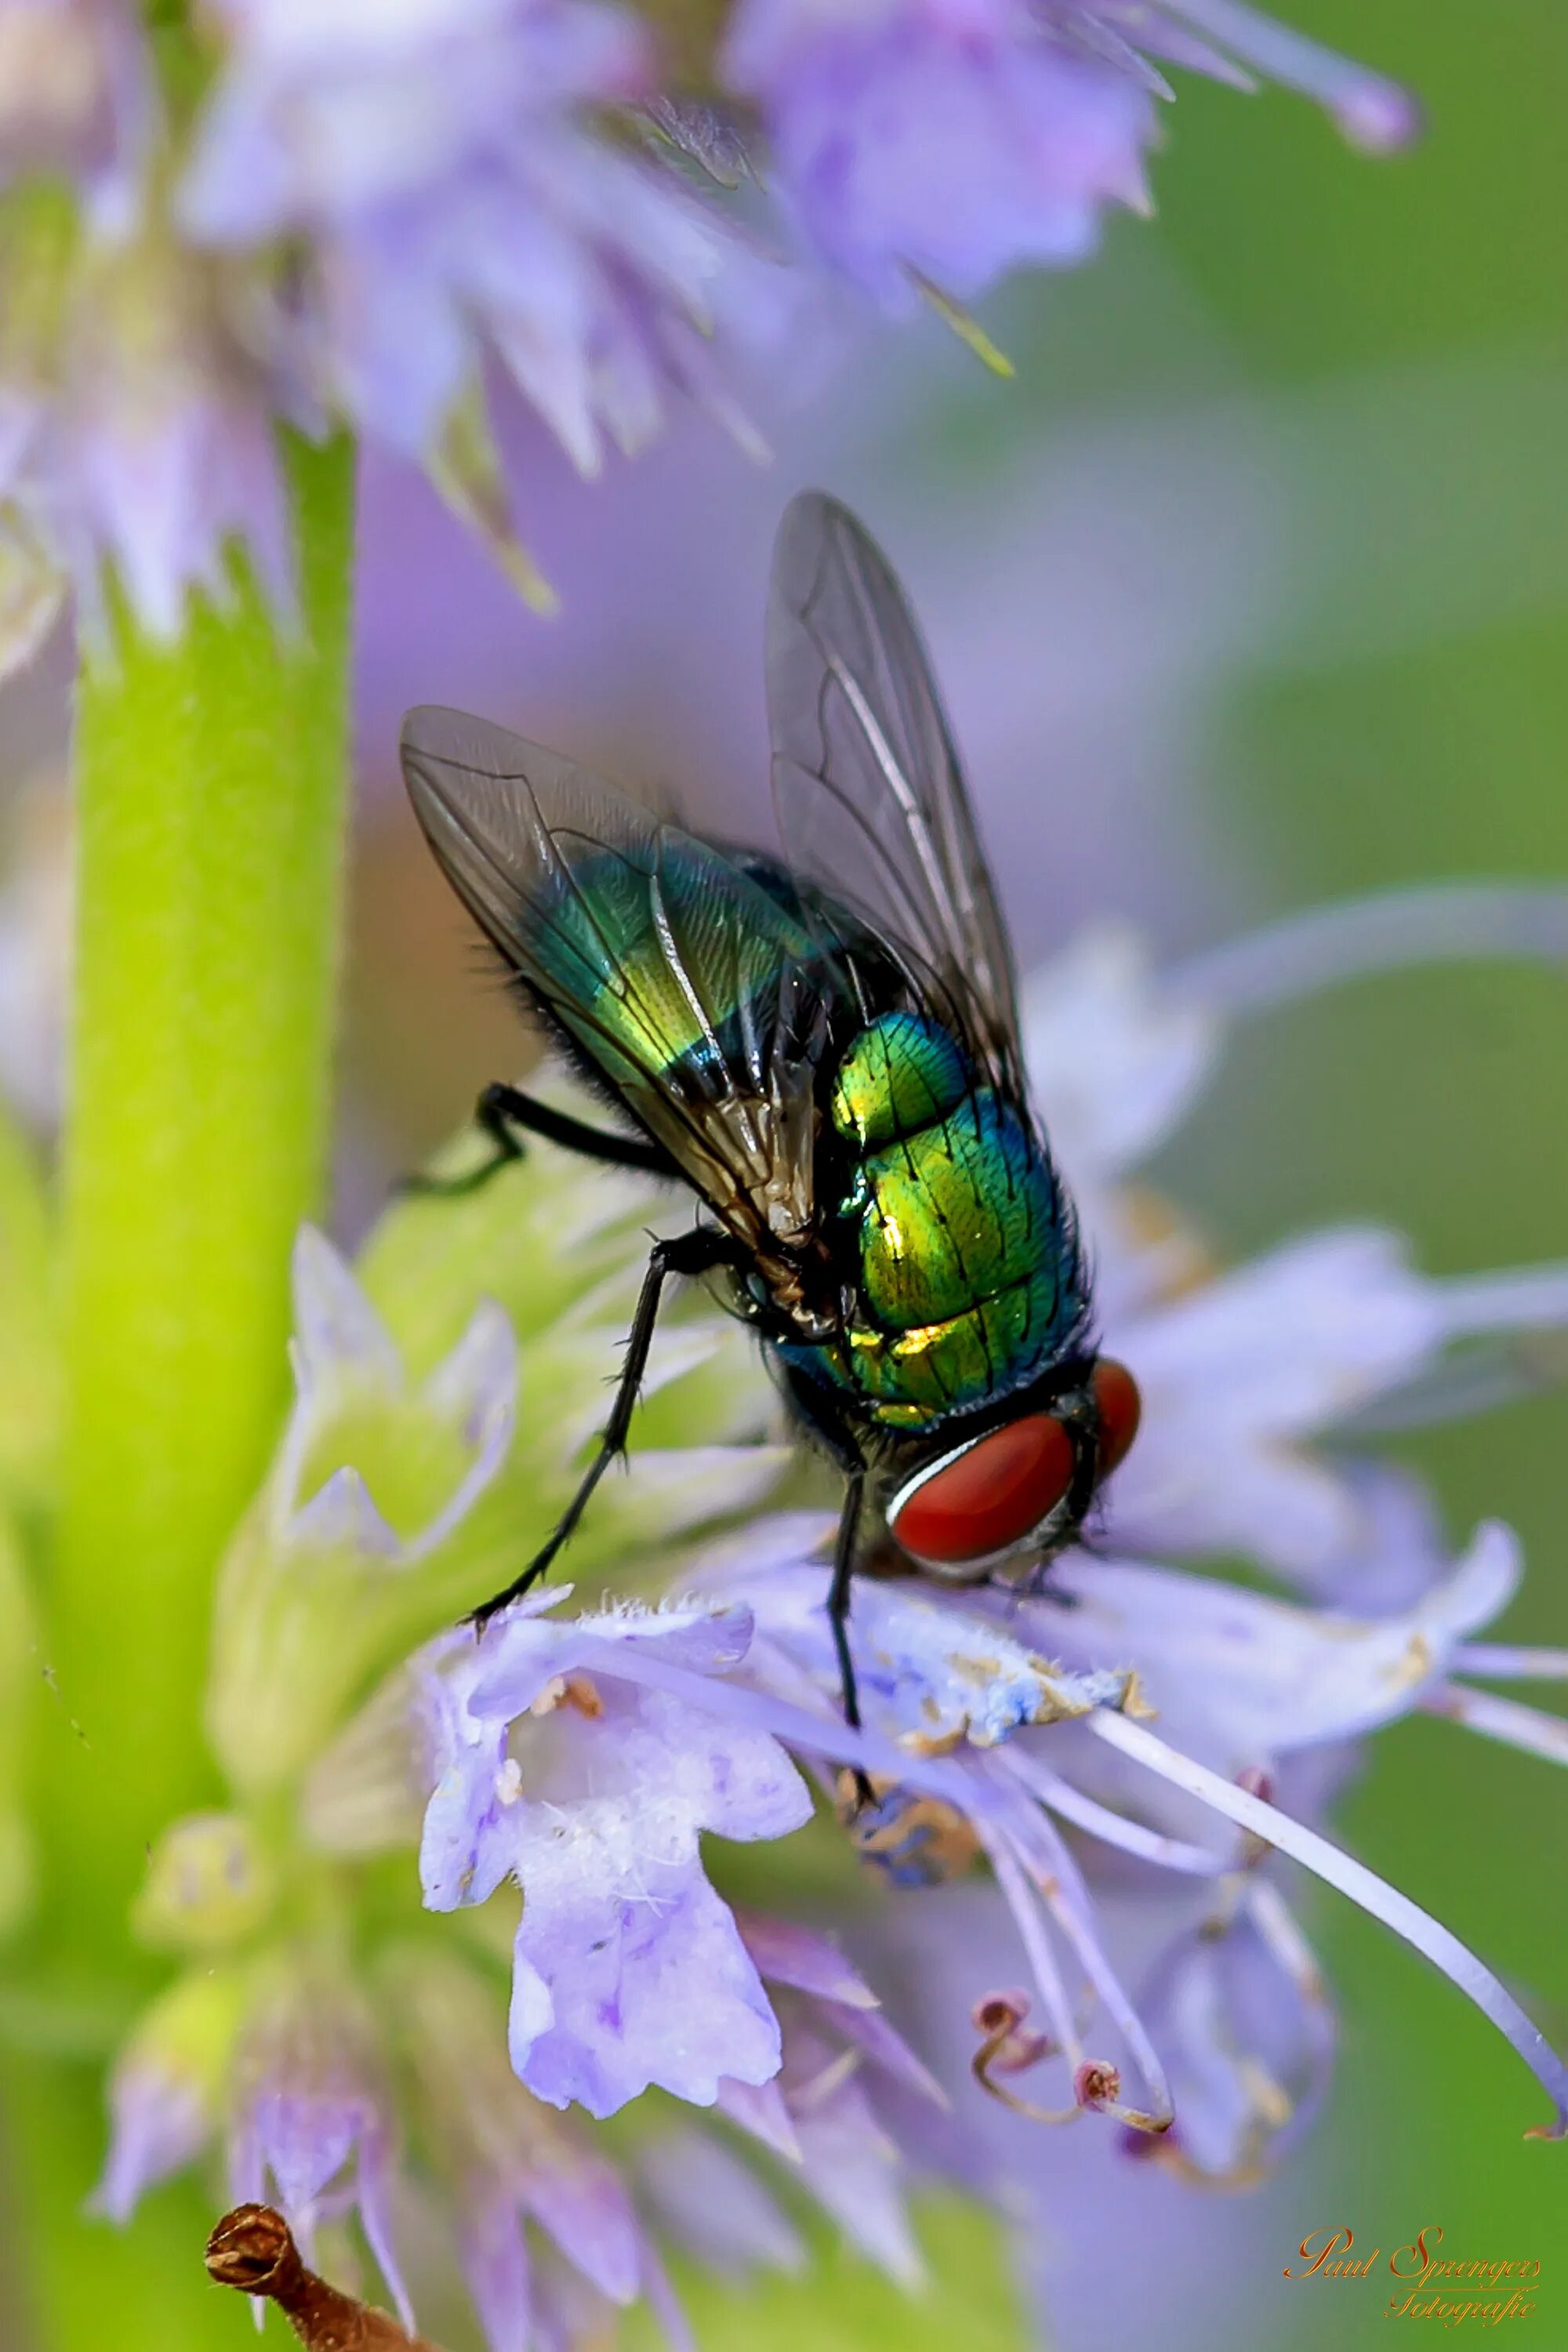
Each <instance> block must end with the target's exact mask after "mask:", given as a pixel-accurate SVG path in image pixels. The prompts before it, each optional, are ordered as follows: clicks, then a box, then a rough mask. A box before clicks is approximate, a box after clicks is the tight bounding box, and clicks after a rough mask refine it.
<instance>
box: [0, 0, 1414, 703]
mask: <svg viewBox="0 0 1568 2352" xmlns="http://www.w3.org/2000/svg"><path fill="white" fill-rule="evenodd" d="M667 30H668V33H669V34H670V36H671V40H670V42H669V44H668V45H666V46H661V40H660V36H661V34H662V33H664V32H665V31H667ZM189 38H190V39H192V40H193V41H195V44H196V45H197V47H198V49H199V51H200V58H199V65H200V69H201V76H202V87H203V88H204V90H205V95H204V98H203V100H202V103H201V104H200V105H198V106H197V107H196V108H195V110H194V113H193V110H191V108H190V106H189V103H188V90H187V89H185V88H184V85H182V89H181V90H180V92H179V99H180V102H179V103H178V104H177V105H174V104H172V105H171V106H170V107H168V108H166V109H161V108H160V106H159V105H158V103H157V100H156V96H155V84H156V76H155V72H154V68H153V53H152V51H151V50H150V49H149V47H148V46H147V43H146V37H145V35H144V34H143V32H142V29H141V27H140V26H139V24H138V22H137V19H136V16H135V15H134V12H132V11H131V10H129V9H128V8H124V7H121V6H118V5H113V0H52V5H51V0H0V182H4V181H5V180H6V179H11V180H15V181H16V182H17V183H18V192H19V193H21V194H25V195H27V196H29V197H31V196H32V195H34V194H38V193H40V192H39V191H38V190H37V189H35V188H34V187H33V186H32V185H31V184H30V183H29V181H28V175H29V174H33V175H37V173H40V172H50V171H52V172H56V173H63V174H64V175H65V179H66V181H67V183H68V185H69V186H70V187H72V188H73V189H74V190H75V192H76V194H77V196H78V198H79V204H78V205H77V206H76V207H73V206H72V205H70V204H69V203H68V202H63V203H60V202H55V201H53V200H52V199H53V197H54V195H55V194H56V193H57V192H56V191H53V190H46V191H43V192H42V193H43V194H44V195H45V196H46V198H47V199H48V200H46V201H43V202H41V203H28V204H26V205H23V207H22V209H21V211H20V212H19V213H16V214H15V215H14V216H8V217H7V219H6V220H5V224H4V253H3V255H0V260H3V263H4V268H3V275H0V624H3V625H4V636H3V639H0V662H4V663H5V664H9V665H14V664H15V663H16V661H18V660H20V659H22V658H24V657H25V656H26V654H28V653H29V652H31V651H32V650H33V649H34V647H35V646H36V645H37V642H38V640H39V637H40V635H41V634H42V630H43V627H44V626H45V625H46V624H47V618H48V615H49V610H50V605H49V600H48V596H47V581H48V580H49V579H51V578H54V577H58V576H59V575H64V576H65V577H67V578H68V580H69V581H70V583H72V585H73V586H74V588H75V590H76V592H77V594H78V596H79V599H80V601H81V603H82V605H83V608H84V610H85V612H86V614H87V616H88V619H89V624H92V625H96V624H97V622H98V620H99V618H100V604H101V591H100V573H101V572H102V568H103V566H104V564H105V563H106V562H108V563H110V564H111V565H112V566H113V567H114V569H115V570H116V571H117V572H118V573H119V575H120V577H121V581H122V583H123V584H124V586H125V589H126V591H127V593H128V594H129V597H130V599H131V602H132V606H133V608H134V609H135V611H136V612H137V614H139V615H140V617H141V618H142V621H143V622H144V624H145V625H147V627H148V628H149V629H150V630H151V631H152V632H153V634H154V635H159V636H163V637H171V636H173V635H175V634H176V633H177V631H178V629H179V626H180V625H181V621H182V617H183V614H184V599H185V596H186V594H187V593H188V592H189V591H190V590H191V589H192V588H193V587H202V588H205V589H207V590H208V591H210V592H212V593H215V594H216V595H219V596H220V597H221V596H222V595H223V593H225V591H226V587H227V586H228V584H229V582H228V573H227V568H226V565H227V559H226V555H225V547H226V541H228V539H229V538H230V537H233V538H235V539H237V541H240V542H242V543H244V544H245V545H247V546H248V547H249V548H251V549H252V551H254V552H255V553H256V554H257V556H258V560H259V562H260V567H261V571H262V574H263V577H264V579H265V581H266V583H267V584H268V588H269V590H270V592H271V593H272V594H273V596H274V598H275V599H276V601H277V602H278V603H279V605H280V607H281V608H282V609H284V610H287V609H288V581H287V573H286V569H285V566H284V563H283V560H282V552H281V526H280V520H279V508H280V493H279V482H278V479H277V476H276V459H275V454H274V452H273V449H272V447H271V445H270V436H269V429H268V428H269V426H270V425H271V424H272V423H273V422H274V421H275V420H278V419H282V420H284V421H286V422H288V423H289V424H291V425H295V426H298V427H300V428H302V429H304V430H305V431H306V432H308V433H310V434H312V435H318V436H319V435H320V434H321V433H322V432H324V431H325V430H326V429H327V428H328V427H329V426H330V425H332V424H346V425H350V426H351V427H353V428H354V429H356V430H358V431H359V432H361V433H362V434H363V436H365V437H366V438H367V439H368V440H369V441H371V442H374V443H379V444H381V445H383V446H386V447H389V448H391V449H394V450H395V451H397V452H399V453H401V454H402V455H404V456H405V457H412V458H413V459H415V460H416V461H417V462H419V463H420V464H422V465H423V466H425V467H426V468H427V470H428V471H429V472H430V474H431V476H432V478H433V479H435V481H436V482H437V485H438V486H439V488H441V490H442V492H443V495H445V496H446V497H447V499H448V500H449V501H450V502H451V504H452V505H453V506H454V507H455V508H456V509H457V510H458V512H459V513H460V514H461V515H462V516H463V517H464V519H465V520H467V521H468V523H469V524H470V525H471V526H473V527H474V528H475V529H476V530H478V531H479V535H480V537H481V538H482V539H483V540H484V541H486V542H487V544H488V545H489V549H490V551H491V553H492V555H494V556H495V557H496V558H497V559H498V560H499V562H500V564H501V566H502V568H503V570H504V571H506V572H508V574H509V575H510V578H511V580H512V582H513V584H514V585H515V586H517V587H519V588H520V589H521V590H522V592H523V593H525V594H526V595H528V596H529V597H531V599H532V600H533V601H535V602H537V603H541V604H546V603H548V602H549V598H550V592H549V591H548V589H547V588H546V586H545V584H544V583H543V582H542V579H541V578H540V576H539V574H538V572H536V571H535V569H534V567H533V565H532V563H531V560H530V558H529V557H528V555H527V554H526V553H525V552H524V551H523V549H522V547H521V543H520V541H519V540H518V538H517V535H516V532H515V530H514V528H513V524H512V519H511V499H510V488H509V484H508V482H507V479H506V476H505V473H504V470H503V467H502V464H501V459H500V454H499V452H498V448H497V446H496V438H495V433H494V428H493V425H492V422H491V418H490V415H489V401H490V398H491V397H492V396H493V394H495V392H496V391H497V389H498V388H499V387H500V386H501V385H505V386H508V387H510V392H511V393H512V394H518V395H521V398H522V399H523V400H524V401H526V402H527V403H528V404H530V405H531V407H533V408H534V409H535V410H536V411H537V413H538V414H539V415H541V416H542V418H543V420H544V421H545V423H546V424H547V425H548V427H549V429H550V431H551V433H552V435H554V436H555V437H556V438H557V439H558V440H559V442H560V443H561V445H562V446H563V448H564V449H565V451H566V452H567V453H568V455H569V456H570V457H571V459H572V462H573V463H574V465H575V466H576V467H578V468H580V469H581V470H582V471H583V472H584V473H586V474H594V473H596V472H597V471H598V470H599V469H600V467H602V465H603V462H604V457H605V446H606V444H608V445H612V446H616V447H617V448H619V449H622V450H625V451H628V452H629V451H634V450H637V449H640V448H641V447H643V446H645V445H646V444H647V442H648V441H649V440H650V439H651V438H652V437H653V436H654V435H655V434H656V433H657V432H658V430H659V429H660V428H661V427H662V425H664V424H665V422H666V420H667V417H668V414H669V413H670V410H671V408H672V405H673V404H676V403H677V402H684V403H693V404H696V405H697V406H698V407H699V408H700V409H703V410H705V411H706V412H708V414H709V415H711V416H714V417H716V418H718V419H719V420H720V421H721V422H722V423H723V424H724V425H726V426H728V427H729V428H730V429H731V431H732V432H733V433H734V434H735V435H736V436H737V437H738V438H739V439H740V440H741V442H742V446H745V447H747V448H749V449H755V448H756V447H757V446H758V442H757V436H756V434H755V432H754V430H753V428H752V425H751V424H750V422H749V418H748V414H747V406H746V400H745V387H744V385H743V384H739V383H737V382H736V380H735V379H736V374H737V371H739V372H740V373H741V374H742V375H743V374H744V373H747V372H748V369H749V368H750V371H751V372H752V373H754V374H760V373H762V371H761V369H760V368H757V367H755V366H753V365H752V362H757V361H760V360H763V359H765V363H766V373H767V375H768V376H769V378H770V379H773V380H775V381H776V380H777V379H779V378H780V377H788V376H791V375H798V374H799V373H801V371H802V369H803V367H805V368H806V369H807V370H813V369H817V368H819V367H820V365H821V361H822V356H823V354H824V352H826V349H827V348H828V347H829V346H830V345H831V344H832V343H833V342H834V341H836V340H837V325H836V323H832V322H833V321H834V305H833V303H832V301H831V300H830V299H829V298H828V294H827V281H828V280H829V279H831V278H834V277H837V278H847V279H849V280H852V281H853V282H854V283H855V284H856V285H857V286H858V288H859V289H860V290H861V292H862V293H865V294H869V295H870V296H871V297H872V298H873V299H874V301H875V302H876V303H878V304H879V305H880V306H881V307H883V308H888V307H891V308H894V309H897V308H899V307H900V306H901V305H907V303H908V301H909V300H910V299H912V291H913V289H922V290H924V291H925V292H926V293H927V294H928V295H929V296H930V297H931V299H933V300H934V301H935V302H936V303H937V304H938V306H939V308H942V310H944V311H945V312H946V313H947V315H949V316H950V317H956V314H955V313H954V312H953V310H952V303H953V301H954V300H955V299H956V300H962V299H968V298H970V297H972V296H973V295H975V294H978V293H980V292H981V291H983V290H984V289H985V288H986V287H987V286H988V285H990V284H991V283H992V282H994V280H995V279H996V278H998V277H999V276H1001V275H1002V274H1003V273H1004V272H1005V271H1006V270H1008V269H1010V268H1015V267H1016V266H1019V265H1022V264H1027V263H1041V262H1046V263H1064V262H1068V261H1073V260H1077V259H1079V258H1081V257H1083V256H1084V255H1085V254H1087V253H1088V252H1089V250H1090V249H1091V247H1092V246H1093V244H1094V242H1095V239H1096V236H1097V233H1098V226H1099V216H1100V212H1101V210H1102V208H1103V207H1104V206H1105V205H1107V204H1110V203H1118V202H1119V203H1122V204H1132V205H1140V206H1142V205H1145V204H1146V195H1145V190H1144V177H1143V158H1144V155H1145V152H1146V151H1147V150H1148V148H1149V147H1150V145H1151V144H1152V139H1153V124H1154V101H1155V100H1156V99H1157V98H1160V97H1164V96H1168V95H1169V94H1170V93H1169V91H1168V89H1167V88H1166V85H1165V84H1164V82H1163V79H1162V78H1161V76H1160V74H1159V73H1158V72H1157V71H1156V70H1155V69H1154V68H1153V67H1152V65H1151V64H1150V63H1149V62H1148V57H1149V56H1159V57H1161V58H1165V59H1167V60H1169V61H1172V62H1173V63H1175V64H1178V65H1181V66H1184V67H1189V68H1194V69H1196V70H1198V71H1200V72H1204V73H1206V74H1210V75H1217V76H1219V77H1221V78H1222V79H1230V80H1237V81H1240V82H1242V83H1243V84H1244V85H1245V83H1246V82H1247V73H1246V72H1245V70H1244V66H1245V64H1247V63H1250V64H1252V65H1255V66H1256V67H1257V68H1258V70H1259V71H1260V72H1261V73H1263V74H1265V75H1267V76H1268V77H1270V78H1273V79H1279V80H1282V81H1285V82H1289V83H1290V84H1292V85H1294V86H1296V87H1298V88H1301V89H1307V90H1309V91H1310V92H1311V93H1312V94H1313V95H1314V96H1316V97H1318V98H1320V99H1321V100H1322V101H1323V102H1324V103H1325V104H1326V105H1327V106H1328V107H1329V108H1330V109H1331V110H1332V111H1333V112H1334V113H1335V114H1336V116H1337V117H1338V118H1339V120H1340V121H1342V123H1344V124H1345V126H1346V127H1347V128H1348V129H1350V130H1351V131H1352V133H1353V134H1354V135H1356V136H1357V137H1358V138H1359V139H1360V141H1361V142H1362V143H1363V145H1365V146H1368V147H1371V148H1388V147H1392V146H1394V145H1397V144H1398V143H1400V141H1401V139H1402V138H1403V137H1405V135H1407V134H1408V132H1409V131H1410V130H1411V128H1412V127H1413V117H1412V113H1411V110H1410V107H1409V104H1408V101H1407V100H1405V97H1404V94H1403V93H1402V92H1400V91H1399V90H1397V89H1395V88H1394V85H1393V84H1391V83H1388V82H1386V81H1384V80H1383V79H1380V78H1379V77H1377V76H1375V75H1372V74H1368V73H1366V72H1363V70H1362V69H1361V68H1356V67H1353V66H1350V65H1347V64H1344V63H1342V61H1340V60H1338V59H1335V58H1332V57H1331V56H1330V55H1329V54H1328V53H1326V52H1324V51H1321V50H1320V49H1318V48H1317V47H1315V46H1314V45H1313V44H1311V43H1310V42H1307V41H1305V40H1302V39H1300V38H1299V37H1296V36H1294V35H1293V34H1290V33H1289V32H1287V31H1285V30H1284V29H1282V28H1280V27H1279V26H1274V25H1273V24H1271V23H1270V22H1269V21H1268V19H1266V18H1263V17H1255V16H1252V15H1251V14H1250V13H1249V12H1247V11H1246V10H1244V9H1242V8H1240V7H1237V5H1234V0H1182V5H1174V0H1173V4H1172V5H1169V6H1162V7H1159V8H1156V9H1155V10H1153V11H1152V13H1151V12H1147V11H1145V10H1142V9H1137V10H1132V9H1129V8H1125V7H1123V6H1122V5H1119V0H1098V5H1068V0H1052V4H1051V5H1048V6H1046V7H1044V8H1041V9H1037V8H1033V7H1030V6H1028V5H1026V0H877V5H875V6H874V7H873V8H872V9H871V10H870V12H869V13H868V12H867V11H866V10H864V9H862V8H859V7H836V6H832V5H816V0H812V5H802V0H741V5H739V6H738V7H737V9H736V11H735V12H734V14H733V16H732V17H731V22H730V24H729V26H728V28H727V29H726V30H724V31H723V32H722V35H721V45H720V50H719V53H718V55H717V56H716V57H715V56H713V55H710V54H707V53H703V54H700V55H698V56H696V57H695V58H694V57H693V56H692V55H691V54H689V50H690V27H689V26H687V25H686V24H685V23H684V22H677V23H673V24H672V25H671V26H668V27H666V26H663V24H662V22H661V8H660V6H659V5H649V7H648V8H647V11H646V12H645V13H644V14H642V15H639V14H636V13H633V12H631V11H629V10H626V9H623V8H618V7H615V6H611V5H602V0H418V5H408V6H405V7H402V8H399V9H397V10H395V11H387V10H376V9H367V8H363V7H359V6H354V5H348V0H329V5H314V4H313V0H312V5H306V0H219V5H216V6H215V7H214V8H213V9H212V10H210V11H207V12H205V13H203V14H202V15H201V16H200V17H199V19H198V20H197V21H196V22H195V24H194V25H193V26H192V28H191V31H190V34H189ZM1145 52H1147V53H1148V54H1147V55H1146V54H1145ZM667 79H679V81H680V82H681V83H682V85H683V86H684V85H687V84H692V83H694V84H695V86H696V93H697V99H698V101H699V102H698V104H697V105H696V108H695V111H694V110H692V108H690V107H689V106H687V105H686V104H685V103H684V101H683V102H681V103H674V102H670V101H668V100H667V99H666V98H665V97H664V96H663V95H661V92H662V90H663V87H664V84H665V82H666V80H667ZM724 79H728V81H729V83H730V85H731V89H732V90H733V92H734V93H735V94H737V95H738V97H739V98H740V99H741V100H743V101H754V111H755V113H756V114H757V115H758V116H759V117H760V119H761V122H762V126H763V134H764V137H763V154H762V157H761V159H760V164H759V169H760V173H761V177H762V180H763V182H764V183H765V184H767V185H768V186H770V187H771V186H773V185H774V184H776V186H777V188H778V190H779V192H780V198H781V201H782V207H783V212H784V213H787V215H789V218H790V220H791V221H792V222H793V224H794V229H793V235H792V236H788V237H785V238H784V239H778V238H775V237H774V236H773V220H774V216H775V215H777V214H778V213H779V210H780V207H779V205H776V204H773V203H772V201H771V200H770V199H768V198H767V197H765V196H764V194H763V191H762V189H760V188H759V187H758V186H756V185H755V184H752V185H750V186H748V187H747V188H744V189H731V188H728V187H726V186H724V185H722V184H721V178H722V177H724V176H729V175H730V170H731V167H730V164H729V163H727V162H726V160H725V159H726V157H731V156H733V155H735V154H738V153H740V152H741V147H742V144H743V142H745V141H746V140H747V139H749V138H750V136H751V114H750V112H748V110H747V109H746V107H745V106H742V114H741V117H740V118H739V119H738V121H737V122H736V124H735V125H734V126H733V127H732V128H731V126H730V125H729V124H728V122H727V119H726V118H725V116H724V115H723V113H722V112H721V111H720V112H718V113H715V112H714V111H713V109H712V106H711V105H710V100H712V101H717V100H718V99H719V97H720V95H721V93H720V89H719V84H720V82H721V80H724ZM656 126H660V127H662V130H663V131H664V132H665V134H666V136H665V137H664V139H663V140H662V141H661V140H660V138H659V137H658V135H657V133H656V128H655V127H656ZM704 126H707V127H706V128H704ZM737 142H740V143H737ZM682 150H684V151H686V152H684V153H681V152H678V151H682ZM694 159H695V160H694ZM689 164H691V166H692V168H690V169H688V168H687V166H688V165H689ZM713 173H719V174H720V175H721V176H720V177H714V176H713ZM775 244H776V245H777V246H778V248H779V249H778V251H777V252H776V253H775V252H773V251H772V250H771V249H770V247H772V246H773V245H775ZM786 248H787V249H788V252H789V265H792V266H786V258H785V251H786ZM958 323H959V324H960V325H961V326H963V327H964V331H966V332H968V331H970V330H969V329H968V328H967V326H966V325H965V322H964V321H963V320H962V319H959V320H958Z"/></svg>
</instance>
